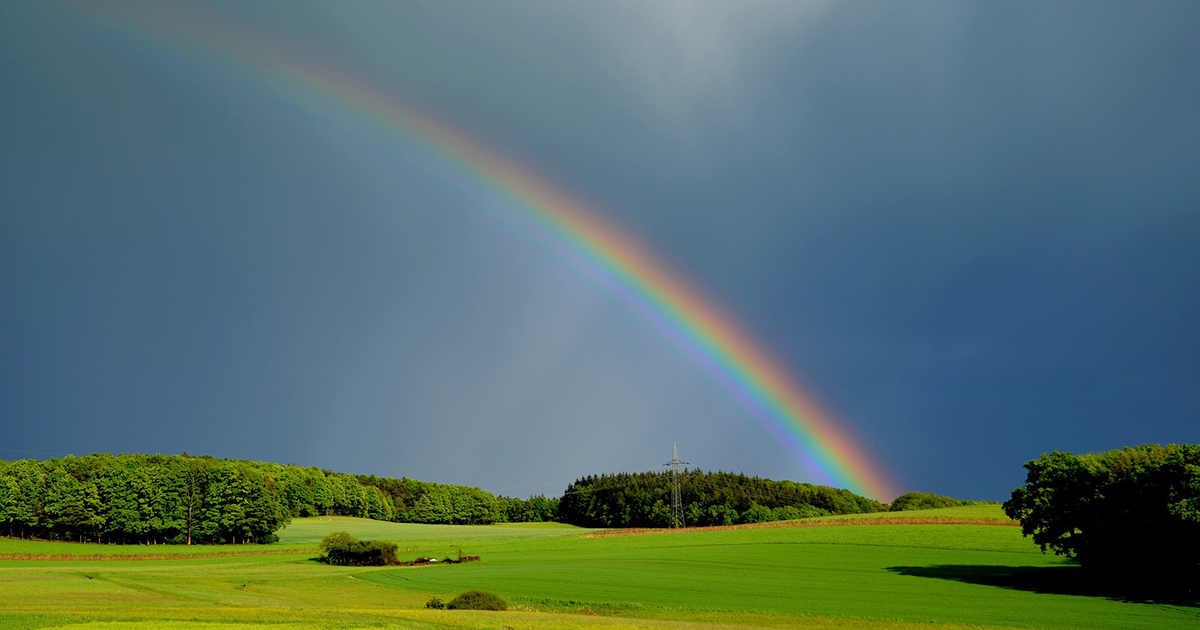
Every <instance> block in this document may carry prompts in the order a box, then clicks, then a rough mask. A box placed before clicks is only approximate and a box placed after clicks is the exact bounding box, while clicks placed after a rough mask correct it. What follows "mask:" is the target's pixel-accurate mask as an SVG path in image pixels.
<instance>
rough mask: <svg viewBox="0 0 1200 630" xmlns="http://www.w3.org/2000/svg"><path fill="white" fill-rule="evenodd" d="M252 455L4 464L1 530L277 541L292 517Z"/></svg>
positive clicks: (86, 537)
mask: <svg viewBox="0 0 1200 630" xmlns="http://www.w3.org/2000/svg"><path fill="white" fill-rule="evenodd" d="M277 487H278V480H277V479H275V478H273V477H272V476H271V475H269V474H266V473H265V472H264V471H263V470H261V469H260V468H259V467H257V466H256V465H254V464H252V463H250V462H236V461H227V460H217V459H212V458H203V457H182V456H181V457H175V456H165V455H119V456H116V455H89V456H87V457H67V458H64V459H51V460H47V461H34V460H20V461H15V462H6V461H0V531H2V532H5V533H7V534H8V535H10V536H14V535H20V536H22V537H24V536H36V537H40V538H49V539H55V540H78V541H92V542H96V541H99V542H111V543H150V542H158V543H188V542H199V543H247V542H271V541H273V540H274V536H273V532H274V531H275V530H277V529H279V527H281V526H282V525H284V524H285V523H287V521H288V518H289V514H288V510H287V508H286V506H285V505H284V504H283V502H282V501H281V497H280V494H279V492H278V491H277Z"/></svg>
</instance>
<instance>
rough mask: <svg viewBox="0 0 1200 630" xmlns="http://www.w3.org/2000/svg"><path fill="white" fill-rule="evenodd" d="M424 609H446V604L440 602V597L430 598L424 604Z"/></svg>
mask: <svg viewBox="0 0 1200 630" xmlns="http://www.w3.org/2000/svg"><path fill="white" fill-rule="evenodd" d="M425 607H426V608H435V609H437V610H441V609H443V608H445V607H446V602H444V601H442V598H441V597H430V598H429V601H427V602H425Z"/></svg>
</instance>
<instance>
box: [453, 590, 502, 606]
mask: <svg viewBox="0 0 1200 630" xmlns="http://www.w3.org/2000/svg"><path fill="white" fill-rule="evenodd" d="M446 608H449V609H451V610H508V602H506V601H504V598H502V597H500V596H499V595H493V594H491V593H489V592H487V591H467V592H466V593H463V594H462V595H459V596H458V597H455V598H454V599H452V600H450V602H449V603H448V604H446Z"/></svg>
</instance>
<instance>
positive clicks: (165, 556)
mask: <svg viewBox="0 0 1200 630" xmlns="http://www.w3.org/2000/svg"><path fill="white" fill-rule="evenodd" d="M315 553H317V550H316V549H301V550H294V549H291V550H286V551H282V550H281V551H241V552H238V551H225V552H214V553H138V554H111V555H100V554H82V553H81V554H66V553H3V554H0V560H89V561H91V560H187V559H188V558H236V557H238V556H282V555H288V554H296V555H299V554H310V555H311V554H315Z"/></svg>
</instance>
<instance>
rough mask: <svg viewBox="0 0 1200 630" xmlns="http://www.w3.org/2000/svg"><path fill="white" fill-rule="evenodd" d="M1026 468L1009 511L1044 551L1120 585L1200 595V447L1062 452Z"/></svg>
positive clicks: (1014, 493)
mask: <svg viewBox="0 0 1200 630" xmlns="http://www.w3.org/2000/svg"><path fill="white" fill-rule="evenodd" d="M1025 468H1026V469H1027V470H1028V471H1029V472H1028V475H1027V476H1026V479H1025V485H1024V486H1022V487H1020V488H1017V489H1016V490H1013V493H1012V498H1011V499H1010V500H1009V501H1008V502H1006V503H1005V504H1004V511H1005V513H1006V514H1008V516H1009V517H1010V518H1013V519H1017V520H1019V521H1021V529H1022V530H1023V531H1024V533H1025V535H1026V536H1032V537H1033V540H1034V542H1036V543H1037V544H1039V545H1041V547H1042V549H1043V550H1046V549H1053V550H1054V552H1055V553H1058V554H1060V555H1064V556H1068V557H1072V558H1075V559H1076V560H1078V561H1079V563H1080V565H1082V566H1083V567H1085V568H1088V569H1092V570H1095V571H1096V572H1098V573H1102V574H1104V575H1106V576H1107V577H1108V578H1111V579H1112V580H1115V581H1122V582H1136V583H1138V584H1140V585H1149V586H1150V587H1152V588H1155V589H1167V590H1169V591H1172V592H1174V593H1177V594H1178V593H1179V592H1180V591H1182V592H1183V593H1184V594H1190V595H1191V596H1193V597H1194V596H1195V595H1196V593H1197V591H1198V590H1200V543H1198V542H1197V541H1200V445H1195V444H1185V445H1175V444H1172V445H1168V446H1160V445H1157V444H1154V445H1146V446H1136V447H1130V448H1123V449H1120V450H1113V451H1107V452H1104V453H1095V454H1087V455H1073V454H1071V453H1060V452H1058V451H1055V452H1053V453H1049V454H1046V455H1042V457H1041V458H1039V459H1035V460H1033V461H1030V462H1027V463H1026V464H1025Z"/></svg>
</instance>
